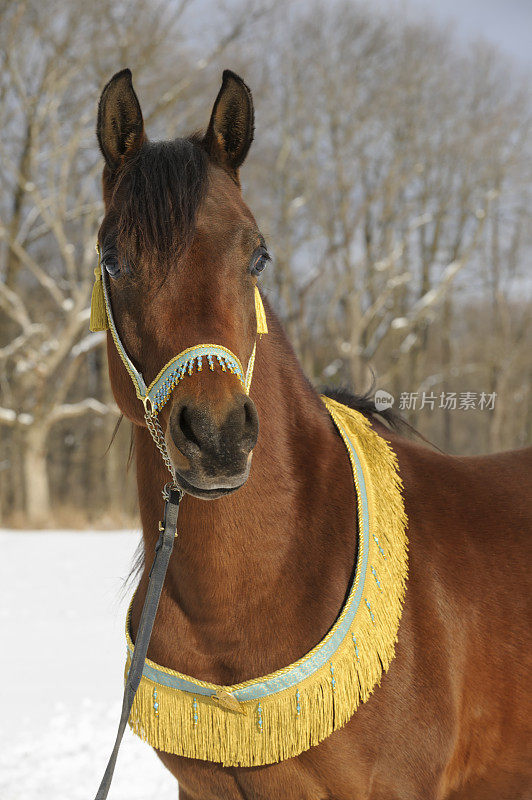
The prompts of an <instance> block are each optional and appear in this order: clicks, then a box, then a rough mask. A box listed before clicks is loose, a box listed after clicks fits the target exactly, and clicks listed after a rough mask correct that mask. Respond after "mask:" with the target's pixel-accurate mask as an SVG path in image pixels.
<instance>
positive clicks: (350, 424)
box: [126, 315, 408, 767]
mask: <svg viewBox="0 0 532 800" xmlns="http://www.w3.org/2000/svg"><path fill="white" fill-rule="evenodd" d="M257 317H258V315H257ZM323 400H324V402H325V405H326V406H327V408H328V410H329V412H330V414H331V416H332V418H333V420H334V421H335V423H336V425H337V426H338V429H339V431H340V435H341V436H342V438H344V440H345V438H346V436H347V437H348V438H349V440H350V441H351V442H352V444H353V446H354V448H355V451H356V454H357V457H358V458H359V460H360V464H361V468H362V474H363V476H364V481H365V483H366V494H367V502H368V513H369V526H370V527H369V543H368V547H369V553H368V567H367V571H366V575H365V581H364V585H363V591H362V598H361V602H360V604H359V606H358V609H357V613H356V615H355V617H354V619H353V621H352V623H351V625H350V627H349V630H348V632H347V634H346V635H345V636H344V638H343V640H342V641H341V643H340V644H339V646H338V648H337V650H336V651H335V652H334V654H333V655H332V657H331V659H330V660H328V661H327V662H326V663H325V664H323V665H322V666H321V667H320V668H319V669H317V670H316V671H315V672H313V673H312V674H311V675H309V676H308V677H307V678H305V679H303V680H300V681H299V683H297V684H296V685H294V686H291V687H289V688H287V689H284V690H282V689H281V690H280V691H277V692H275V693H273V694H270V695H267V696H265V697H263V698H261V700H260V701H259V700H257V699H253V700H245V701H244V700H243V701H240V702H238V701H237V700H236V698H235V697H233V696H232V694H233V692H235V690H237V689H238V688H240V687H241V686H243V685H245V686H249V685H250V684H251V685H252V684H253V683H257V682H260V681H262V680H264V678H257V679H256V680H252V681H249V682H247V683H246V684H239V685H235V686H217V685H215V684H206V683H202V682H200V681H195V679H194V678H189V677H188V676H181V675H180V674H179V673H175V672H173V671H172V670H170V669H166V668H164V667H159V666H157V665H156V664H154V663H153V662H151V661H150V662H148V664H149V665H150V666H151V667H153V668H155V669H157V670H159V671H162V672H166V673H168V674H169V675H173V676H175V677H176V678H179V677H181V678H186V679H187V680H189V681H192V682H193V683H194V682H196V683H197V684H198V687H199V686H202V687H203V688H207V689H208V690H209V695H205V694H200V693H199V692H198V693H197V694H194V693H192V692H189V691H183V690H181V689H177V688H173V687H171V686H167V685H166V683H165V682H163V683H154V682H153V681H152V680H150V679H149V678H148V677H146V676H143V677H142V679H141V682H140V686H139V689H138V692H137V695H136V697H135V700H134V703H133V708H132V710H131V715H130V718H129V725H130V727H131V728H132V729H133V731H134V732H135V733H136V734H137V735H138V736H140V737H141V738H142V739H144V740H145V741H147V742H149V744H150V745H152V747H155V748H157V749H158V750H163V751H165V752H168V753H175V754H177V755H181V756H185V757H188V758H198V759H203V760H206V761H214V762H218V763H221V764H224V765H225V766H244V767H252V766H257V765H260V764H272V763H274V762H277V761H283V760H284V759H287V758H291V757H292V756H296V755H298V754H299V753H302V752H303V751H305V750H308V749H309V748H310V747H312V746H313V745H316V744H318V743H319V742H321V741H322V740H323V739H325V738H326V737H327V736H329V735H330V734H331V733H332V732H333V731H334V730H337V729H338V728H341V727H342V726H343V725H345V724H346V723H347V722H348V721H349V719H350V718H351V717H352V716H353V714H354V713H355V711H356V709H357V708H358V706H359V705H360V704H361V703H364V702H365V701H366V700H368V698H369V697H370V695H371V693H372V692H373V690H374V689H375V688H376V686H378V685H379V683H380V680H381V677H382V674H383V672H386V670H387V669H388V667H389V666H390V663H391V661H392V659H393V657H394V653H395V643H396V641H397V633H398V628H399V621H400V618H401V612H402V606H403V598H404V592H405V583H406V577H407V570H408V566H407V537H406V526H407V518H406V515H405V510H404V505H403V499H402V495H401V488H402V482H401V478H400V476H399V473H398V463H397V458H396V456H395V453H394V452H393V450H392V449H391V447H390V446H389V444H388V442H386V440H385V439H383V438H382V437H381V436H379V435H378V434H376V433H375V432H374V431H373V430H372V428H371V425H370V423H369V421H368V420H367V419H366V418H365V417H363V416H362V415H361V414H360V413H358V412H357V411H353V410H351V409H349V408H346V407H345V406H342V405H341V404H340V403H337V402H335V401H334V400H330V399H329V398H325V397H324V398H323ZM346 444H347V441H346ZM348 452H349V458H350V461H351V464H352V465H353V466H354V457H353V455H352V453H351V451H349V449H348ZM353 472H354V478H355V484H356V486H357V495H358V497H357V500H358V506H359V508H358V510H359V515H360V516H361V514H362V510H361V500H360V491H359V487H358V478H357V473H356V471H355V469H353ZM359 544H360V540H359ZM359 560H360V555H359ZM372 567H373V569H371V568H372ZM358 577H359V574H358V571H357V577H356V580H358ZM366 601H367V602H366ZM344 608H345V607H344ZM343 614H344V610H342V612H341V614H340V619H341V618H342V616H343ZM337 622H338V621H337ZM336 624H337V623H335V625H336ZM128 629H129V614H128V623H127V626H126V631H128ZM127 639H128V647H129V648H131V646H132V645H131V640H130V638H129V634H127ZM307 657H308V654H307V656H304V657H303V658H304V659H306V658H307ZM130 663H131V657H130V656H129V655H128V658H127V663H126V674H127V670H128V669H129V665H130ZM292 668H293V665H291V666H290V667H286V668H284V669H282V670H279V671H278V673H275V675H276V676H278V677H279V679H281V678H282V676H283V674H284V673H286V672H289V671H290V670H291V669H292ZM269 677H271V676H269ZM154 693H156V702H157V709H155V707H154V702H155V700H154V696H155V695H154ZM239 712H240V713H239Z"/></svg>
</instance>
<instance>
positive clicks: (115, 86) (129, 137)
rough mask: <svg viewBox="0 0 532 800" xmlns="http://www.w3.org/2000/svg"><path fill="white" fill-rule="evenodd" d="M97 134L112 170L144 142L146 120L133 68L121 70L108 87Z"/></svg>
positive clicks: (99, 108)
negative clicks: (133, 78) (138, 96)
mask: <svg viewBox="0 0 532 800" xmlns="http://www.w3.org/2000/svg"><path fill="white" fill-rule="evenodd" d="M96 133H97V136H98V143H99V145H100V150H101V151H102V154H103V157H104V158H105V161H106V163H107V165H108V167H109V168H110V169H111V170H114V169H116V168H117V167H118V166H120V164H121V163H122V162H123V160H124V158H127V157H128V156H130V155H133V153H135V152H136V151H137V150H138V149H139V147H140V146H141V144H142V142H143V141H144V139H145V136H144V121H143V119H142V111H141V110H140V103H139V101H138V98H137V95H136V94H135V90H134V89H133V83H132V82H131V70H129V69H123V70H122V71H121V72H117V73H116V75H113V77H112V78H111V80H110V81H109V83H108V84H107V86H106V87H105V88H104V90H103V92H102V96H101V97H100V103H99V105H98V123H97V126H96Z"/></svg>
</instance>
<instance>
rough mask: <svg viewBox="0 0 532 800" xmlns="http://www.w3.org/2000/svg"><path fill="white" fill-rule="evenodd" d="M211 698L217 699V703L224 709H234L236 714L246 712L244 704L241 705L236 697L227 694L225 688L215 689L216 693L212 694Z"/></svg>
mask: <svg viewBox="0 0 532 800" xmlns="http://www.w3.org/2000/svg"><path fill="white" fill-rule="evenodd" d="M212 699H213V700H217V701H218V705H220V706H221V707H222V708H224V709H225V710H226V711H235V712H236V713H237V714H247V713H248V712H247V710H246V708H245V706H243V705H241V703H239V701H238V700H237V699H236V697H233V695H232V694H229V692H227V691H226V690H225V689H216V694H213V695H212Z"/></svg>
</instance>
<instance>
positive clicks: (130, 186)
mask: <svg viewBox="0 0 532 800" xmlns="http://www.w3.org/2000/svg"><path fill="white" fill-rule="evenodd" d="M207 163H208V157H207V153H206V152H205V150H204V149H203V148H202V147H201V145H200V144H199V142H198V141H197V140H195V139H194V138H190V139H175V140H174V141H169V142H145V143H144V144H143V145H142V147H141V148H140V149H139V151H138V153H137V154H136V155H135V156H134V157H133V158H132V159H130V160H128V161H127V162H126V163H125V164H124V166H123V167H122V168H121V170H120V172H119V173H118V176H117V182H116V185H115V189H114V191H115V192H116V193H119V194H120V216H119V219H118V241H119V243H120V244H121V247H122V248H123V252H127V253H128V257H131V256H133V257H136V256H138V255H139V254H140V253H141V252H144V253H149V254H154V255H160V256H164V255H168V254H169V253H170V252H173V253H176V252H177V253H179V252H181V251H182V250H183V249H185V248H186V247H187V245H188V244H189V243H190V239H191V236H192V233H193V231H194V226H195V220H196V213H197V210H198V206H199V204H200V202H201V200H202V199H203V197H204V194H205V189H206V183H207Z"/></svg>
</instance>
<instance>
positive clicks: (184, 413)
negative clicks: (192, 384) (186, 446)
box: [179, 406, 201, 450]
mask: <svg viewBox="0 0 532 800" xmlns="http://www.w3.org/2000/svg"><path fill="white" fill-rule="evenodd" d="M179 427H180V429H181V432H182V434H183V436H184V437H185V440H186V441H188V442H191V443H192V444H195V445H196V447H199V449H200V450H201V442H200V441H199V439H198V437H197V436H196V434H195V433H194V429H193V427H192V420H191V413H190V410H189V408H188V406H183V408H182V409H181V411H180V412H179Z"/></svg>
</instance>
